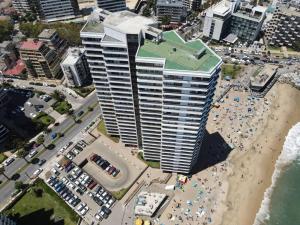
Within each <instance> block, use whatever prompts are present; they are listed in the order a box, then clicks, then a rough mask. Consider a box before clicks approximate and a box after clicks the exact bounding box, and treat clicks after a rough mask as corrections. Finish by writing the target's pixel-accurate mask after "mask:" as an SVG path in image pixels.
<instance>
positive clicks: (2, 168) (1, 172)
mask: <svg viewBox="0 0 300 225" xmlns="http://www.w3.org/2000/svg"><path fill="white" fill-rule="evenodd" d="M0 174H2V175H3V176H5V177H6V179H7V180H10V178H9V177H8V176H6V174H5V168H4V166H1V167H0Z"/></svg>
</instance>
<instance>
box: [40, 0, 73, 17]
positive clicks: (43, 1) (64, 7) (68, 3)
mask: <svg viewBox="0 0 300 225" xmlns="http://www.w3.org/2000/svg"><path fill="white" fill-rule="evenodd" d="M36 9H37V12H38V15H39V18H40V19H41V20H42V21H45V22H53V21H59V20H66V19H73V18H75V17H76V16H77V15H79V6H78V2H77V0H36Z"/></svg>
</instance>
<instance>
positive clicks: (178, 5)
mask: <svg viewBox="0 0 300 225" xmlns="http://www.w3.org/2000/svg"><path fill="white" fill-rule="evenodd" d="M188 7H189V4H187V2H186V1H184V0H157V2H156V16H157V18H158V20H159V21H162V20H163V19H164V18H165V17H168V18H169V19H170V22H183V21H185V19H186V16H187V9H188Z"/></svg>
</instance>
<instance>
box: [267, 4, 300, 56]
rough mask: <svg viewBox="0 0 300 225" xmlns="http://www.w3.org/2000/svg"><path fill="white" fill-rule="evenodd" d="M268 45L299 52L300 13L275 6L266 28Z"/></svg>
mask: <svg viewBox="0 0 300 225" xmlns="http://www.w3.org/2000/svg"><path fill="white" fill-rule="evenodd" d="M265 37H266V40H267V42H268V44H269V45H272V46H277V47H280V46H286V47H289V48H293V49H295V50H298V51H299V50H300V42H299V40H300V11H299V10H297V9H296V8H293V7H286V6H283V5H280V6H277V8H276V10H275V12H274V15H273V17H272V19H271V20H270V21H269V23H268V26H267V28H266V32H265Z"/></svg>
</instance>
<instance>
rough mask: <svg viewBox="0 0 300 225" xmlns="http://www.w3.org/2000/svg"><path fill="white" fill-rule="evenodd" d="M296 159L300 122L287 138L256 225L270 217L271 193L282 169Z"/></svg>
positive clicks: (298, 154)
mask: <svg viewBox="0 0 300 225" xmlns="http://www.w3.org/2000/svg"><path fill="white" fill-rule="evenodd" d="M295 160H298V161H299V162H300V123H297V124H296V125H294V126H293V127H292V128H291V129H290V130H289V133H288V135H287V136H286V138H285V142H284V144H283V149H282V152H281V154H280V155H279V157H278V159H277V161H276V164H275V171H274V173H273V175H272V184H271V186H270V187H269V188H268V189H267V190H266V191H265V193H264V199H263V201H262V204H261V206H260V209H259V211H258V213H257V214H256V217H255V221H254V225H261V224H263V223H264V221H266V220H268V219H269V217H270V216H269V210H270V201H271V195H272V192H273V189H274V187H275V185H276V181H277V179H278V177H279V176H280V173H281V171H282V169H283V168H284V167H286V166H287V165H290V164H291V163H292V162H294V161H295Z"/></svg>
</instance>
